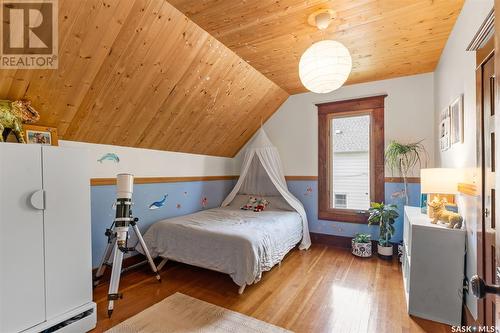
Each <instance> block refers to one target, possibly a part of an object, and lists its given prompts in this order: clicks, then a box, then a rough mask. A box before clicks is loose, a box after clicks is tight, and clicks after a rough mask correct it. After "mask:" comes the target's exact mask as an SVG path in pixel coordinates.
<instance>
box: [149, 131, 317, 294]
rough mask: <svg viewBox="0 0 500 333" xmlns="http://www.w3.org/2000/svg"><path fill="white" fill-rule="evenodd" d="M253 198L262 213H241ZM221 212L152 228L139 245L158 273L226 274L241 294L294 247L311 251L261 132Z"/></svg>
mask: <svg viewBox="0 0 500 333" xmlns="http://www.w3.org/2000/svg"><path fill="white" fill-rule="evenodd" d="M253 193H259V195H258V196H265V199H266V200H267V201H269V205H268V206H267V207H266V208H265V209H264V211H259V212H254V211H251V210H242V209H241V207H243V206H244V205H245V204H248V203H249V196H250V195H252V194H253ZM260 199H262V198H260ZM259 202H260V203H262V202H264V201H263V200H261V201H259ZM221 206H222V207H223V208H214V209H208V210H204V211H201V212H198V213H194V214H190V215H186V216H180V217H175V218H170V219H166V220H163V221H159V222H157V223H155V224H153V225H152V226H151V227H150V228H149V230H148V231H147V232H146V234H145V235H144V240H145V241H146V244H147V246H148V249H149V251H150V252H151V255H152V256H153V257H158V256H160V257H162V258H163V261H162V262H161V263H160V265H159V266H158V269H161V268H162V267H163V266H164V265H165V263H166V262H167V260H174V261H179V262H183V263H186V264H190V265H194V266H199V267H203V268H207V269H211V270H215V271H218V272H222V273H226V274H229V275H230V276H231V278H232V279H233V281H234V282H235V283H236V284H237V285H238V286H240V289H239V293H240V294H241V293H243V291H244V289H245V286H246V285H249V284H252V283H255V282H258V281H259V280H260V278H261V276H262V272H265V271H268V270H270V269H271V268H272V267H273V266H274V265H276V264H280V263H281V260H283V258H284V257H285V255H286V254H287V253H288V252H289V251H290V250H291V249H292V248H294V247H295V246H296V245H297V244H298V243H300V245H299V248H300V249H301V250H306V249H308V248H309V246H310V245H311V239H310V236H309V230H308V224H307V216H306V211H305V209H304V206H303V205H302V203H301V202H300V201H299V200H298V199H297V198H296V197H294V196H293V195H292V193H290V191H288V188H287V184H286V180H285V175H284V173H283V167H282V165H281V160H280V157H279V153H278V150H277V149H276V147H274V146H273V145H272V143H271V141H270V140H269V138H268V137H267V135H266V133H265V132H264V130H263V129H262V128H261V129H260V130H259V131H258V132H257V134H256V135H255V137H254V138H253V139H252V142H251V143H250V144H249V145H248V147H247V150H246V153H245V157H244V159H243V163H242V167H241V173H240V177H239V178H238V181H237V182H236V185H235V186H234V188H233V190H232V191H231V192H230V193H229V194H228V196H227V197H226V199H225V200H224V201H223V202H222V205H221ZM245 208H246V207H245ZM256 208H257V209H256V210H259V207H256Z"/></svg>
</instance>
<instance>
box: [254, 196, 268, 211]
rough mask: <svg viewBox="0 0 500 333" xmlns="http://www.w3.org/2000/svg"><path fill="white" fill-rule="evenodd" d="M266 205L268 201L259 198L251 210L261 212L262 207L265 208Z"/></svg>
mask: <svg viewBox="0 0 500 333" xmlns="http://www.w3.org/2000/svg"><path fill="white" fill-rule="evenodd" d="M267 205H269V201H267V200H266V199H262V198H261V199H260V200H258V202H257V205H255V208H254V209H253V211H254V212H262V211H263V210H264V209H266V207H267Z"/></svg>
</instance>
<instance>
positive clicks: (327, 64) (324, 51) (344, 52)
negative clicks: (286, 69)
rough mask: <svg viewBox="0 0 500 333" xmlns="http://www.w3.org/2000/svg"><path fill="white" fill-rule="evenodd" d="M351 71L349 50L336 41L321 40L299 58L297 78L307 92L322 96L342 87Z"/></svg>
mask: <svg viewBox="0 0 500 333" xmlns="http://www.w3.org/2000/svg"><path fill="white" fill-rule="evenodd" d="M351 69H352V59H351V54H350V53H349V50H348V49H347V48H346V47H345V46H344V45H342V44H341V43H339V42H337V41H334V40H323V41H320V42H317V43H314V44H313V45H311V46H310V47H309V48H308V49H307V50H306V51H305V52H304V54H302V57H300V62H299V77H300V81H301V82H302V84H303V85H304V87H306V88H307V89H308V90H310V91H312V92H315V93H320V94H324V93H328V92H331V91H334V90H336V89H338V88H340V87H342V85H343V84H344V83H345V81H346V80H347V78H348V77H349V74H350V73H351Z"/></svg>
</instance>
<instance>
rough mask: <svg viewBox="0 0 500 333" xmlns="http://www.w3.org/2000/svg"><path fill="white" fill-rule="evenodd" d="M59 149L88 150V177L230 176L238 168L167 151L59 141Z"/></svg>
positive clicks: (224, 161)
mask: <svg viewBox="0 0 500 333" xmlns="http://www.w3.org/2000/svg"><path fill="white" fill-rule="evenodd" d="M59 145H60V146H64V147H78V148H82V149H86V150H87V151H89V155H90V159H89V161H88V163H89V165H90V170H91V177H92V178H113V177H115V176H116V174H118V173H121V172H126V173H132V174H134V175H135V176H136V177H186V176H226V175H227V176H230V175H237V174H239V165H238V166H237V165H235V162H236V161H235V160H234V159H232V158H226V157H215V156H206V155H196V154H187V153H176V152H169V151H160V150H150V149H140V148H130V147H119V146H110V145H99V144H91V143H83V142H74V141H63V140H61V141H59ZM106 153H115V154H116V155H118V157H119V158H120V162H119V163H115V162H113V161H103V162H102V163H100V162H98V160H99V159H100V158H101V157H102V156H103V155H104V154H106Z"/></svg>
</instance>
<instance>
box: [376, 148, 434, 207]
mask: <svg viewBox="0 0 500 333" xmlns="http://www.w3.org/2000/svg"><path fill="white" fill-rule="evenodd" d="M424 159H425V160H424ZM422 160H424V162H427V151H426V150H425V147H424V145H423V144H422V140H421V141H418V142H413V143H408V144H402V143H399V142H397V141H394V140H393V141H391V142H390V143H389V145H388V146H387V148H386V150H385V163H386V164H387V166H388V167H389V169H391V171H392V172H394V171H397V172H398V173H399V174H400V175H401V177H402V178H403V182H404V197H405V203H406V205H408V176H409V174H410V173H411V172H412V170H413V168H414V167H415V165H417V163H418V164H419V165H420V166H421V165H422Z"/></svg>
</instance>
